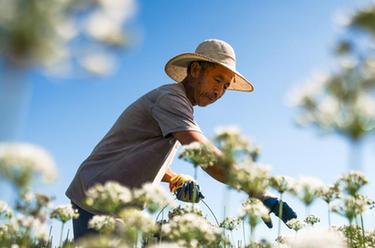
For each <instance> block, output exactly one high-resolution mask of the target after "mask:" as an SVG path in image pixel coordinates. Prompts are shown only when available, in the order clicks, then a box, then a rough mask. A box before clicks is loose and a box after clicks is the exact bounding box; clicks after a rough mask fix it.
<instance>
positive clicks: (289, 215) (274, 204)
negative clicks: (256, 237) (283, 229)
mask: <svg viewBox="0 0 375 248" xmlns="http://www.w3.org/2000/svg"><path fill="white" fill-rule="evenodd" d="M262 202H263V204H264V205H265V206H266V207H267V208H268V209H269V213H274V214H275V215H276V216H279V206H280V200H279V199H278V198H276V197H269V196H267V197H265V198H264V199H263V200H262ZM282 203H283V205H282V209H283V210H282V216H281V220H282V221H283V222H284V223H285V224H286V223H287V222H288V221H289V220H291V219H294V218H297V214H296V213H295V212H294V211H293V209H292V208H291V207H289V205H288V203H286V202H284V201H282ZM263 221H264V223H265V224H266V225H267V227H268V228H272V227H273V224H272V220H271V218H268V219H263ZM288 227H289V226H288ZM289 228H290V227H289Z"/></svg>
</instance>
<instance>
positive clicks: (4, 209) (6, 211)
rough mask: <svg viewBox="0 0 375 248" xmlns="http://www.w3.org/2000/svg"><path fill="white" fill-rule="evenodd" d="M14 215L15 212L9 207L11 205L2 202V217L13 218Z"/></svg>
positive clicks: (0, 209) (0, 215)
mask: <svg viewBox="0 0 375 248" xmlns="http://www.w3.org/2000/svg"><path fill="white" fill-rule="evenodd" d="M12 215H13V210H12V209H11V208H10V207H9V205H8V204H7V203H6V202H4V201H0V217H2V216H4V217H5V218H8V219H9V218H11V217H12Z"/></svg>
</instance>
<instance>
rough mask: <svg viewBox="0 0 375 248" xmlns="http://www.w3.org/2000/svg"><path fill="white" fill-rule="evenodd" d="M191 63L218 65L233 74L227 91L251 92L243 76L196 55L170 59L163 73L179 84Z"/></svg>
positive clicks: (249, 84)
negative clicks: (206, 62) (200, 62)
mask: <svg viewBox="0 0 375 248" xmlns="http://www.w3.org/2000/svg"><path fill="white" fill-rule="evenodd" d="M193 61H208V62H212V63H216V64H219V65H221V66H223V67H225V68H227V69H228V70H230V71H232V72H233V73H234V74H235V78H234V80H233V82H232V83H231V84H230V86H229V87H228V90H237V91H248V92H250V91H253V90H254V86H253V84H252V83H250V82H249V81H248V80H247V79H246V78H245V77H244V76H242V75H241V73H239V72H238V71H236V70H234V69H233V68H230V67H229V66H226V65H225V64H223V63H220V62H219V61H216V60H214V59H211V58H209V57H206V56H204V55H201V54H197V53H183V54H180V55H177V56H175V57H173V58H171V59H170V60H169V61H168V62H167V63H166V65H165V68H164V70H165V72H166V73H167V75H168V76H169V77H171V78H172V79H173V80H175V81H176V82H181V81H182V80H183V79H184V78H185V77H186V74H187V71H186V69H187V67H188V66H189V64H190V63H191V62H193Z"/></svg>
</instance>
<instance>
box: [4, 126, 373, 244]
mask: <svg viewBox="0 0 375 248" xmlns="http://www.w3.org/2000/svg"><path fill="white" fill-rule="evenodd" d="M212 141H213V142H214V143H215V145H216V146H217V147H218V148H220V150H221V151H222V153H223V154H222V156H220V157H218V156H215V155H214V153H212V152H211V150H210V148H209V147H207V146H204V145H201V144H198V143H193V144H191V145H189V146H185V147H184V149H183V151H182V152H181V153H180V156H179V157H180V159H183V160H185V161H188V162H190V163H191V164H192V165H193V166H194V167H195V168H197V166H201V167H203V168H205V167H207V166H213V165H216V166H221V167H222V168H223V169H224V170H225V172H226V175H227V182H228V186H229V187H228V190H234V191H241V192H246V193H247V194H248V196H249V197H248V199H246V200H245V201H244V202H242V203H240V202H239V203H238V208H239V211H238V214H237V215H235V216H227V217H226V218H225V219H223V220H217V219H216V221H217V223H215V222H211V221H210V220H209V218H207V213H204V212H203V211H202V210H201V209H200V208H198V207H197V204H184V205H180V206H178V203H179V202H177V201H174V200H173V199H172V198H171V196H170V195H169V194H167V193H165V192H164V190H163V189H162V188H161V187H159V186H153V185H152V184H145V185H143V187H142V188H141V189H134V190H131V189H128V188H126V187H123V186H121V185H119V184H118V183H115V182H107V183H106V184H104V185H99V184H98V185H96V186H95V187H93V188H91V189H90V190H89V191H88V192H87V199H86V204H87V205H88V206H90V207H92V208H94V209H98V210H100V211H101V212H103V213H106V214H103V215H97V216H95V217H94V218H93V219H92V220H91V221H90V223H89V224H90V226H91V227H92V228H93V229H95V230H97V231H98V233H99V234H98V235H94V236H92V237H89V238H86V239H83V240H80V241H78V242H75V243H74V242H73V241H72V240H71V239H70V237H69V233H67V232H64V229H65V228H64V227H65V225H66V223H67V222H68V221H70V220H71V219H73V218H77V217H78V213H77V212H75V210H73V209H72V206H71V205H70V204H67V205H59V206H54V205H53V204H52V203H53V198H52V197H50V196H46V195H43V194H39V193H36V192H33V191H32V190H31V188H30V183H31V182H32V180H34V179H36V178H39V177H42V178H43V177H45V176H46V175H53V171H54V169H53V168H54V167H53V166H54V164H53V162H52V161H53V160H52V159H51V158H50V157H49V156H48V153H46V152H45V151H43V150H42V148H39V147H34V146H32V145H25V144H20V145H15V144H2V145H1V146H0V168H1V170H0V172H1V176H2V177H3V178H4V179H7V180H8V182H9V183H10V184H12V185H13V186H14V188H15V189H17V194H18V198H17V200H16V203H15V204H14V206H13V205H11V204H8V203H6V202H4V201H0V216H1V224H0V246H1V247H52V244H53V240H52V239H55V240H54V243H57V244H58V246H59V247H228V248H229V247H291V248H294V247H301V248H302V247H348V248H352V247H353V248H354V247H375V230H366V229H365V228H364V226H365V225H364V221H365V220H364V218H363V215H364V213H365V212H367V211H374V210H373V209H372V208H373V207H374V204H375V203H374V201H373V200H371V199H369V198H368V197H367V196H365V195H363V194H362V193H361V192H362V191H363V187H365V186H366V185H367V184H368V179H367V178H366V177H365V176H364V175H363V174H362V173H360V172H355V171H349V172H346V173H344V174H343V175H342V176H341V177H339V178H338V179H337V180H336V181H335V182H333V183H332V184H330V185H327V184H324V183H323V182H321V181H320V180H319V179H315V178H310V177H301V178H298V179H293V178H291V177H288V176H282V175H272V174H271V169H270V168H269V167H267V166H265V165H262V164H259V163H258V162H257V158H258V156H259V153H260V150H259V148H258V147H257V146H253V145H251V144H250V142H249V141H248V140H247V139H245V138H244V136H243V135H241V133H240V131H239V130H238V129H233V128H229V129H228V128H227V129H218V130H217V132H216V134H215V137H214V138H213V140H212ZM15 151H16V152H15ZM30 151H33V152H30ZM42 167H43V168H44V169H43V170H41V169H40V168H42ZM43 173H47V174H43ZM267 194H273V195H276V196H278V197H279V198H280V199H283V197H284V196H285V195H286V194H288V195H290V196H292V197H295V198H296V199H298V200H299V201H300V202H301V204H302V205H304V206H305V208H306V214H305V215H304V214H302V213H299V214H298V218H296V219H292V220H290V221H288V222H287V223H286V225H287V226H288V227H289V228H291V229H292V230H294V232H295V233H294V234H293V235H290V234H288V235H284V234H283V233H282V232H281V225H284V224H282V223H281V220H280V219H279V223H278V224H277V225H275V227H274V228H278V235H277V237H275V239H273V240H265V239H262V240H256V239H255V235H254V234H255V232H256V229H257V227H258V226H259V225H260V224H261V223H262V222H263V221H267V219H269V218H270V217H269V213H270V210H269V209H268V208H267V207H266V206H265V205H264V204H263V203H262V201H261V200H259V199H260V198H261V196H262V195H267ZM317 199H321V200H323V201H324V202H325V203H326V207H327V213H328V215H327V216H315V215H311V214H308V213H309V207H310V206H311V204H312V203H313V202H314V201H316V200H317ZM142 206H143V207H142ZM280 206H281V207H280V208H279V209H278V215H279V216H282V209H283V208H282V205H280ZM331 215H339V216H341V217H342V218H344V219H346V220H347V222H346V223H347V224H345V225H336V223H331ZM322 218H328V223H329V226H327V227H325V228H324V229H322V228H321V227H319V228H318V227H317V226H318V225H319V222H320V220H321V219H322ZM51 219H55V220H57V221H59V222H61V235H60V236H59V237H52V236H51V234H50V230H49V226H48V223H49V220H51ZM236 230H237V231H238V230H240V232H241V230H242V234H241V235H240V237H239V238H238V237H237V238H233V232H234V231H236ZM57 240H58V241H57Z"/></svg>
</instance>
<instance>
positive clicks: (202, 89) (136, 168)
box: [66, 39, 295, 239]
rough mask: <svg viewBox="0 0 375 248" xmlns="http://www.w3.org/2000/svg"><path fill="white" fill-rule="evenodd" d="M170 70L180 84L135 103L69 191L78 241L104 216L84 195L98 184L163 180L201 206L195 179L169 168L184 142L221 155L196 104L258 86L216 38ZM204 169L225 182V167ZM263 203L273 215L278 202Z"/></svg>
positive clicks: (173, 63)
mask: <svg viewBox="0 0 375 248" xmlns="http://www.w3.org/2000/svg"><path fill="white" fill-rule="evenodd" d="M165 71H166V73H167V74H168V75H169V76H170V77H171V78H172V79H173V80H175V81H176V82H177V83H174V84H168V85H163V86H161V87H159V88H157V89H155V90H152V91H151V92H149V93H147V94H145V95H144V96H142V97H140V98H139V99H138V100H136V101H135V102H134V103H133V104H131V105H130V106H129V107H128V108H127V109H126V110H125V111H124V112H123V113H122V114H121V115H120V117H119V118H118V120H117V121H116V123H115V124H114V125H113V127H112V128H111V129H110V130H109V132H108V133H107V134H106V135H105V137H104V138H103V139H102V140H101V141H100V142H99V144H98V145H97V146H96V147H95V149H94V150H93V152H92V153H91V154H90V155H89V157H88V158H87V159H86V160H85V161H84V162H83V163H82V164H81V166H80V167H79V169H78V171H77V173H76V175H75V177H74V179H73V181H72V183H71V184H70V186H69V188H68V190H67V191H66V195H67V196H68V197H69V198H70V199H71V201H72V204H73V207H75V208H76V209H78V210H79V213H80V217H79V219H77V220H73V229H74V238H75V239H77V238H79V237H81V236H82V235H84V234H86V233H88V232H91V231H92V230H91V231H90V230H88V228H87V223H88V221H89V219H91V218H92V217H93V215H94V214H100V212H99V211H98V210H96V209H91V208H90V207H88V206H86V205H85V202H84V199H85V192H86V191H87V190H88V189H89V188H90V187H91V186H93V185H95V184H97V183H105V182H107V181H117V182H119V183H121V184H122V185H124V186H127V187H130V188H137V187H141V186H142V184H144V183H146V182H153V183H159V182H160V181H163V182H168V183H169V186H170V189H171V191H172V192H175V193H176V195H177V198H178V199H180V200H184V201H191V202H198V201H199V200H200V198H201V197H202V195H201V194H200V192H199V187H198V186H197V184H196V183H195V182H194V181H193V180H192V179H191V178H190V177H188V176H185V175H178V174H176V173H175V172H173V171H172V170H171V169H170V168H169V165H170V163H171V161H172V159H173V157H174V155H175V152H176V150H177V147H178V145H179V143H181V144H183V145H186V144H190V143H192V142H195V141H197V142H201V143H204V144H209V145H210V146H211V147H212V148H213V150H214V151H215V152H216V153H217V154H218V155H220V151H219V150H218V149H217V148H216V147H214V146H213V145H211V144H210V143H209V141H208V139H207V138H206V137H205V136H204V135H203V134H202V132H201V130H200V128H199V127H198V125H197V124H196V122H195V121H194V116H193V106H196V105H198V106H202V107H204V106H207V105H209V104H212V103H214V102H215V101H216V100H218V99H219V98H220V97H222V96H223V94H224V93H225V91H226V90H238V91H253V85H252V84H251V83H250V82H249V81H247V80H246V79H245V78H244V77H243V76H242V75H241V74H240V73H238V72H237V71H236V57H235V53H234V50H233V48H232V47H231V46H230V45H229V44H228V43H226V42H224V41H222V40H216V39H210V40H206V41H204V42H202V43H201V44H199V45H198V47H197V49H196V50H195V53H183V54H180V55H177V56H175V57H174V58H172V59H171V60H169V61H168V62H167V64H166V66H165ZM205 171H206V172H207V173H208V174H209V175H210V176H212V177H213V178H215V179H216V180H218V181H221V182H223V183H225V175H224V173H223V171H222V170H221V169H220V168H218V167H215V166H211V167H208V168H206V169H205ZM186 185H188V186H189V187H186ZM184 187H185V188H184ZM186 189H188V190H186ZM189 190H190V191H189ZM192 191H194V192H192ZM197 191H198V192H199V193H198V194H196V192H197ZM264 200H265V201H264V202H265V204H266V205H267V204H268V207H269V208H270V210H271V211H273V210H274V209H277V206H278V203H279V201H278V200H277V199H276V198H272V197H267V198H264ZM285 206H287V204H286V203H284V209H285ZM275 211H276V210H275ZM290 213H293V214H294V212H293V211H292V210H291V209H290V211H289V209H288V208H287V209H286V210H285V211H284V215H285V218H284V215H283V220H284V221H285V220H287V219H290V218H291V217H293V216H294V215H295V214H294V215H293V214H292V215H291V214H290Z"/></svg>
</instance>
